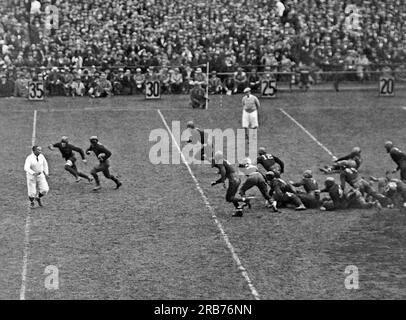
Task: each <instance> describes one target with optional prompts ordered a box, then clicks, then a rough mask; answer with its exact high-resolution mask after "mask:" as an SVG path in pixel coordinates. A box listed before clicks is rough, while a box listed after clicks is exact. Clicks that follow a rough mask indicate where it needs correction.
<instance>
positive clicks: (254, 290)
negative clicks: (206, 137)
mask: <svg viewBox="0 0 406 320" xmlns="http://www.w3.org/2000/svg"><path fill="white" fill-rule="evenodd" d="M157 111H158V114H159V115H160V117H161V119H162V122H163V123H164V125H165V127H166V130H168V132H169V134H170V135H171V137H172V141H173V143H174V144H175V146H176V148H177V149H178V152H179V154H180V156H181V159H182V162H183V163H184V164H185V166H186V168H187V169H188V171H189V173H190V175H191V177H192V179H193V181H194V183H195V185H196V188H197V190H198V191H199V193H200V195H201V196H202V198H203V202H204V204H205V205H206V207H207V208H208V209H209V211H210V213H211V217H212V218H213V220H214V222H215V223H216V226H217V228H218V229H219V230H220V233H221V235H222V236H223V239H224V241H225V243H226V245H227V248H228V249H229V250H230V252H231V255H232V257H233V259H234V261H235V263H236V264H237V267H238V269H239V270H240V271H241V274H242V276H243V277H244V278H245V280H246V281H247V283H248V286H249V288H250V290H251V293H252V295H253V296H254V298H255V299H256V300H260V297H259V294H258V292H257V290H256V289H255V287H254V285H253V284H252V281H251V279H250V277H249V276H248V272H247V269H246V268H245V267H244V266H243V264H242V263H241V260H240V258H239V257H238V255H237V253H236V252H235V249H234V247H233V245H232V244H231V242H230V239H229V238H228V235H227V233H226V232H225V231H224V228H223V226H222V225H221V223H220V221H219V220H218V218H217V216H216V212H215V211H214V209H213V207H212V206H211V204H210V202H209V199H208V198H207V196H206V195H205V193H204V191H203V189H202V188H201V187H200V183H199V181H198V180H197V179H196V177H195V175H194V173H193V171H192V169H191V168H190V166H189V164H188V163H187V161H186V159H185V156H184V155H183V153H182V151H181V150H180V147H179V145H178V143H177V142H176V139H175V137H174V136H173V134H172V131H171V129H170V128H169V126H168V123H167V122H166V120H165V118H164V116H163V114H162V112H161V110H159V109H158V110H157Z"/></svg>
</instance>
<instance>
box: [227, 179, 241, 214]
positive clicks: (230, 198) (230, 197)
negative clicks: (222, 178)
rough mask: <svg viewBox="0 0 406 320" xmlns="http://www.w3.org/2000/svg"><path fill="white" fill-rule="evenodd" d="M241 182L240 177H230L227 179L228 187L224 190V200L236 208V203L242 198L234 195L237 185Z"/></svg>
mask: <svg viewBox="0 0 406 320" xmlns="http://www.w3.org/2000/svg"><path fill="white" fill-rule="evenodd" d="M240 184H241V180H240V178H237V177H235V178H232V179H229V180H228V188H227V192H226V201H227V202H231V203H232V204H233V205H234V207H235V208H238V205H239V204H238V203H239V202H242V199H241V198H239V197H236V196H235V195H236V194H237V191H238V187H239V186H240Z"/></svg>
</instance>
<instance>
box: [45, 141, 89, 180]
mask: <svg viewBox="0 0 406 320" xmlns="http://www.w3.org/2000/svg"><path fill="white" fill-rule="evenodd" d="M48 148H49V150H51V151H53V150H54V148H57V149H59V151H60V152H61V154H62V158H64V159H65V161H66V163H65V170H66V171H68V172H69V173H70V174H71V175H73V176H74V177H75V179H76V182H79V181H80V177H82V178H85V179H87V180H88V181H89V182H92V178H90V177H89V176H88V175H86V174H84V173H82V172H79V171H78V168H77V167H76V158H75V155H74V154H73V151H75V152H78V153H79V154H80V156H81V157H82V161H83V162H84V163H86V158H85V153H84V152H83V150H82V149H81V148H79V147H75V146H74V145H73V144H70V143H69V141H68V137H65V136H63V137H62V139H61V142H57V143H54V144H50V145H49V146H48Z"/></svg>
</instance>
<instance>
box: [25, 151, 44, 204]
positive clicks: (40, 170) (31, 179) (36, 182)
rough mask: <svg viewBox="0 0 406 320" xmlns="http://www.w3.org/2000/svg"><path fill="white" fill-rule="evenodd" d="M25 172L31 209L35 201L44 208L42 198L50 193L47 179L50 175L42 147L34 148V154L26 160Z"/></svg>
mask: <svg viewBox="0 0 406 320" xmlns="http://www.w3.org/2000/svg"><path fill="white" fill-rule="evenodd" d="M24 171H25V172H26V175H27V188H28V198H29V199H30V206H31V208H33V207H34V200H36V201H37V202H38V205H39V206H42V203H41V198H42V197H43V196H45V195H46V194H47V193H48V191H49V186H48V182H47V180H46V177H48V175H49V171H48V162H47V160H46V159H45V157H44V155H43V154H42V150H41V147H39V146H33V147H32V153H31V154H30V155H29V156H28V157H27V158H26V159H25V164H24Z"/></svg>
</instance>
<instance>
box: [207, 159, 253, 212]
mask: <svg viewBox="0 0 406 320" xmlns="http://www.w3.org/2000/svg"><path fill="white" fill-rule="evenodd" d="M212 167H213V168H217V169H218V173H219V174H220V178H219V179H217V180H216V181H213V182H212V183H211V185H212V186H215V185H216V184H219V183H223V184H225V181H226V180H227V179H228V188H227V192H226V201H227V202H231V203H232V204H233V205H234V207H235V209H236V212H235V213H234V214H233V217H242V209H243V208H244V207H245V206H247V205H248V199H244V198H240V197H236V194H237V191H238V187H239V186H240V184H241V179H240V177H239V176H238V174H237V172H236V170H235V169H234V168H233V167H232V165H231V164H230V163H229V162H228V161H227V160H225V159H224V158H223V154H222V153H221V152H220V151H217V152H216V153H215V155H214V158H213V159H212ZM240 202H242V205H240Z"/></svg>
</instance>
